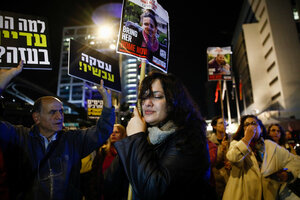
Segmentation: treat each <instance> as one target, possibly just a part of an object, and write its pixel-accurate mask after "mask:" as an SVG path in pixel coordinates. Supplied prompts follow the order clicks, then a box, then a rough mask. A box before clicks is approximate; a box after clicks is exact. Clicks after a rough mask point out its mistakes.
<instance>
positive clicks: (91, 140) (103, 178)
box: [0, 62, 300, 200]
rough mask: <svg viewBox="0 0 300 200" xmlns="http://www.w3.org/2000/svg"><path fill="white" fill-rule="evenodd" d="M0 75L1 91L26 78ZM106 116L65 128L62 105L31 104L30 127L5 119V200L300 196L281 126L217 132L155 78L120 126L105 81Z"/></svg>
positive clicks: (0, 157) (250, 124)
mask: <svg viewBox="0 0 300 200" xmlns="http://www.w3.org/2000/svg"><path fill="white" fill-rule="evenodd" d="M22 65H23V64H22V62H20V64H19V66H18V67H17V68H12V69H9V70H0V93H1V92H2V91H3V90H5V87H6V85H7V84H8V83H9V82H10V80H11V79H12V78H13V77H15V76H17V75H18V74H19V73H20V72H21V71H22ZM98 91H99V92H100V93H101V96H102V98H103V101H104V108H103V111H102V115H101V117H100V118H99V120H98V121H97V123H96V124H95V125H94V126H91V127H88V128H84V129H78V130H65V129H64V127H63V122H64V114H63V104H62V102H61V101H60V100H59V99H58V98H56V97H52V96H46V97H41V98H39V99H38V100H36V101H35V103H34V106H33V111H32V117H33V120H34V125H33V126H32V127H31V128H26V127H24V126H22V125H13V124H10V123H9V122H6V121H0V199H30V200H35V199H36V200H40V199H44V200H47V199H55V200H60V199H67V200H70V199H78V200H82V199H85V200H108V199H113V200H119V199H121V200H122V199H129V200H131V199H134V200H139V199H143V200H144V199H155V200H156V199H164V200H165V199H216V200H219V199H224V200H227V199H233V200H234V199H238V200H240V199H245V200H246V199H247V200H249V199H255V200H256V199H265V200H268V199H286V200H288V199H300V194H299V193H300V191H299V189H300V187H299V183H300V158H299V155H297V153H296V152H294V151H293V150H294V147H293V144H292V143H291V142H289V141H291V140H292V138H289V137H290V135H289V134H288V133H286V132H285V131H284V129H283V127H282V126H281V125H280V124H271V125H269V126H268V129H266V127H265V126H264V124H263V123H262V122H261V120H259V119H258V118H257V116H255V115H245V116H242V118H241V121H240V123H239V124H240V125H239V127H238V129H237V131H236V133H235V134H233V135H229V134H227V132H226V126H227V123H226V120H225V119H224V118H223V117H222V116H216V117H215V118H213V120H212V127H213V133H212V134H210V135H208V136H207V134H206V132H207V131H206V125H207V124H206V122H205V120H204V119H203V117H202V116H201V113H200V110H199V109H198V107H197V104H196V103H195V102H194V100H193V99H192V98H191V96H190V94H189V92H188V90H187V89H186V88H185V86H184V84H183V83H182V82H181V81H180V80H179V79H178V78H177V77H175V76H174V75H172V74H165V73H161V72H157V71H153V72H150V73H149V74H148V76H147V77H145V79H144V80H143V81H142V83H141V85H140V90H139V93H138V99H139V101H138V104H139V106H138V107H139V108H140V110H138V109H137V108H135V109H134V111H133V113H132V118H131V119H130V121H129V122H128V124H127V126H126V127H124V126H122V125H120V124H118V123H117V122H116V117H115V113H114V107H113V106H112V103H111V93H110V91H109V90H106V89H105V87H104V86H103V81H101V83H100V86H98Z"/></svg>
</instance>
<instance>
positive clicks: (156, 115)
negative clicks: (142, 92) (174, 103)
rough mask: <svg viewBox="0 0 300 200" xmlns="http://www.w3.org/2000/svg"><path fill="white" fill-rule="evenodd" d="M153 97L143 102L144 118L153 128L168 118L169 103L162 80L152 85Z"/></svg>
mask: <svg viewBox="0 0 300 200" xmlns="http://www.w3.org/2000/svg"><path fill="white" fill-rule="evenodd" d="M151 86H152V94H153V95H152V96H150V97H147V98H146V99H145V100H143V101H142V109H143V116H144V119H145V121H146V122H147V123H148V124H150V125H151V126H155V125H158V124H159V123H160V122H162V121H164V120H165V119H166V118H167V115H168V112H167V110H168V109H167V101H166V97H165V93H164V90H163V88H162V85H161V83H160V80H158V79H156V80H155V81H154V82H153V83H152V85H151Z"/></svg>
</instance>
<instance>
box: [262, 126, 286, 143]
mask: <svg viewBox="0 0 300 200" xmlns="http://www.w3.org/2000/svg"><path fill="white" fill-rule="evenodd" d="M272 126H277V127H278V128H279V131H280V138H279V145H284V144H285V143H286V139H285V131H284V129H283V127H282V126H281V125H280V124H277V123H274V124H270V125H269V127H268V130H267V138H268V139H270V140H273V139H272V138H271V136H270V131H271V128H272Z"/></svg>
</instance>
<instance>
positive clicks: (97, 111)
mask: <svg viewBox="0 0 300 200" xmlns="http://www.w3.org/2000/svg"><path fill="white" fill-rule="evenodd" d="M102 110H103V100H99V99H88V100H87V112H88V117H89V118H97V117H100V116H101V113H102Z"/></svg>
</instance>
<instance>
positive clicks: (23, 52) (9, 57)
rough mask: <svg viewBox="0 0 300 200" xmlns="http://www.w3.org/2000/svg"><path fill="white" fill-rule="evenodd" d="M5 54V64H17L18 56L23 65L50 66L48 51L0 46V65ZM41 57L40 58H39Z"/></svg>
mask: <svg viewBox="0 0 300 200" xmlns="http://www.w3.org/2000/svg"><path fill="white" fill-rule="evenodd" d="M5 53H6V63H14V64H17V63H19V61H18V54H20V57H21V59H22V60H23V61H24V64H40V65H50V62H49V56H48V50H47V49H36V48H23V47H6V48H5V47H3V46H0V63H1V62H2V58H1V57H2V55H4V54H5ZM39 55H42V56H39Z"/></svg>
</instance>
